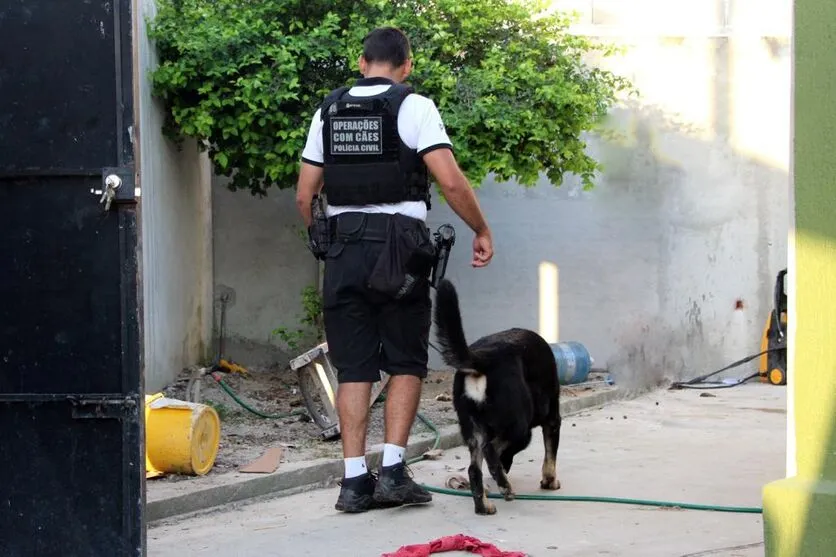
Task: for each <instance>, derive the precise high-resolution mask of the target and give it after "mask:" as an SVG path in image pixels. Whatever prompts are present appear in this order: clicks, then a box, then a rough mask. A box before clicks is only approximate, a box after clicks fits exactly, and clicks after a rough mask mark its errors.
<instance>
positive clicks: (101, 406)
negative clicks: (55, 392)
mask: <svg viewBox="0 0 836 557" xmlns="http://www.w3.org/2000/svg"><path fill="white" fill-rule="evenodd" d="M72 404H73V419H74V420H120V419H122V418H124V417H125V416H126V415H128V414H130V413H131V412H132V411H133V410H134V409H135V408H136V401H135V400H134V399H132V398H124V399H83V398H82V399H76V400H73V401H72Z"/></svg>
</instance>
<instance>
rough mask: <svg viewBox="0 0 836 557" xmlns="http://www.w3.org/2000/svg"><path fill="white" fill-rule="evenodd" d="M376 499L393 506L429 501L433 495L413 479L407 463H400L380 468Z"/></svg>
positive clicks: (379, 503)
mask: <svg viewBox="0 0 836 557" xmlns="http://www.w3.org/2000/svg"><path fill="white" fill-rule="evenodd" d="M374 500H375V502H376V503H377V504H378V505H382V506H387V507H392V506H400V505H421V504H424V503H429V502H430V501H432V500H433V496H432V494H431V493H430V492H429V491H427V490H426V489H424V488H423V487H421V486H420V485H418V484H417V483H415V482H414V481H412V477H411V474H410V473H409V469H408V468H407V467H406V464H404V463H400V464H395V465H394V466H387V467H385V468H381V469H380V477H379V478H378V480H377V489H376V490H375V492H374Z"/></svg>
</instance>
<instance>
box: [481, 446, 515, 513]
mask: <svg viewBox="0 0 836 557" xmlns="http://www.w3.org/2000/svg"><path fill="white" fill-rule="evenodd" d="M485 460H486V461H487V463H488V470H490V472H491V476H493V479H494V480H496V483H497V485H499V489H500V490H501V491H502V495H504V496H505V500H506V501H513V500H514V499H515V498H516V496H517V494H516V493H514V488H513V487H512V486H511V481H510V480H509V479H508V475H507V474H506V473H505V468H504V467H503V465H502V462H501V461H500V457H499V452H498V451H497V447H495V446H494V445H493V444H491V443H488V444H487V445H486V446H485Z"/></svg>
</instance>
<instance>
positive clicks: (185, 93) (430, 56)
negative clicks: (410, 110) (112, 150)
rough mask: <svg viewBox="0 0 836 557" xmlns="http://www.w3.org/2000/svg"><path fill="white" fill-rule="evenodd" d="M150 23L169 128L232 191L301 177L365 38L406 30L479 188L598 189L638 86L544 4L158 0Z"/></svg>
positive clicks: (353, 74) (426, 86)
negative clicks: (330, 100)
mask: <svg viewBox="0 0 836 557" xmlns="http://www.w3.org/2000/svg"><path fill="white" fill-rule="evenodd" d="M158 4H159V9H158V14H157V17H156V18H155V19H154V20H153V21H152V22H150V23H149V33H150V36H151V38H152V39H153V40H154V41H155V43H156V46H157V50H158V54H159V58H160V65H159V67H158V68H157V69H156V70H155V71H154V72H153V74H152V81H153V89H154V92H155V95H156V96H157V97H158V98H160V99H162V101H163V102H164V103H165V105H166V107H167V111H168V118H167V122H166V127H165V131H166V133H167V135H168V136H169V137H171V138H173V139H175V140H178V141H179V140H181V139H183V138H184V137H192V138H196V139H197V140H198V141H199V144H200V145H202V146H205V147H206V148H208V150H209V154H210V157H211V159H212V161H213V164H214V168H215V171H216V172H217V173H218V174H221V175H225V176H229V177H231V178H232V180H231V185H230V187H231V188H232V189H233V190H235V189H249V190H250V191H251V192H252V193H253V194H258V195H263V194H265V193H266V192H267V191H268V189H269V188H271V187H273V186H278V187H279V188H289V187H292V186H293V185H294V184H295V181H296V177H297V174H298V167H299V159H300V154H301V151H302V148H303V146H304V143H305V139H306V135H307V131H308V126H309V124H310V118H311V117H312V115H313V113H314V111H315V110H316V108H317V107H318V104H319V103H320V102H321V101H322V99H323V98H324V97H325V95H326V94H327V93H328V92H329V91H331V90H332V89H334V88H336V87H338V86H341V85H344V84H348V83H351V81H352V80H354V79H356V78H357V77H359V74H358V70H357V58H358V57H359V55H360V53H361V51H362V44H361V41H362V38H363V37H364V36H365V34H366V33H367V32H368V31H369V30H371V29H373V28H375V27H378V26H383V25H395V26H397V27H400V28H401V29H403V30H404V31H405V32H406V34H407V35H408V36H409V37H410V40H411V42H412V46H413V51H414V61H415V69H414V72H413V75H412V77H411V78H410V79H409V83H410V84H411V85H413V86H414V87H415V88H416V91H417V92H418V93H421V94H423V95H426V96H428V97H430V98H432V99H433V100H434V101H435V102H436V104H437V105H438V107H439V109H440V111H441V114H442V117H443V118H444V120H445V123H446V125H447V131H448V133H449V134H450V137H451V139H452V140H453V142H454V144H455V148H456V153H457V158H458V160H459V162H460V164H461V166H462V169H463V170H464V171H465V173H466V175H467V176H468V178H469V179H470V180H471V182H472V183H473V184H476V185H478V184H480V183H481V182H482V180H483V179H484V178H485V177H486V176H488V175H489V174H490V173H494V174H495V175H496V177H497V178H498V179H500V180H510V179H515V180H517V181H518V182H519V183H521V184H523V185H527V186H528V185H533V184H534V183H535V182H536V181H537V179H538V178H539V176H540V174H541V173H545V174H546V175H547V176H548V178H549V180H550V181H551V182H552V183H553V184H555V185H560V184H561V183H562V182H563V177H564V175H565V174H567V173H572V174H575V175H578V176H580V177H581V179H582V181H583V184H584V186H586V187H592V185H593V180H594V178H595V175H596V172H597V171H598V170H599V165H598V163H597V162H596V161H595V160H594V159H592V158H591V157H590V156H589V155H588V154H587V153H586V144H585V142H584V140H583V132H587V131H592V130H595V129H596V127H597V126H598V125H599V124H600V123H601V122H602V120H603V118H604V117H605V116H606V114H607V112H608V111H609V109H610V108H611V107H612V106H613V105H614V103H615V102H616V99H617V98H618V96H619V94H620V93H622V92H626V91H629V89H630V84H629V83H628V82H627V81H626V80H624V79H623V78H621V77H618V76H616V75H614V74H612V73H610V72H608V71H604V70H602V69H598V68H595V67H592V66H591V65H589V64H587V63H585V60H584V58H585V56H587V55H588V54H589V53H594V54H596V55H601V56H609V55H611V54H613V53H614V50H613V49H612V48H610V47H608V46H605V45H601V44H596V43H593V42H592V41H591V40H590V39H588V38H585V37H580V36H574V35H571V34H569V33H568V32H567V29H568V27H569V25H570V24H571V23H572V21H571V19H570V17H569V16H567V15H566V14H562V13H551V12H547V11H546V10H545V7H546V6H547V4H548V3H547V2H543V1H540V0H467V1H462V0H252V1H246V2H241V1H240V0H158Z"/></svg>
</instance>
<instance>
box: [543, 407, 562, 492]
mask: <svg viewBox="0 0 836 557" xmlns="http://www.w3.org/2000/svg"><path fill="white" fill-rule="evenodd" d="M550 414H551V415H550V416H549V417H548V419H547V420H546V421H545V422H544V423H543V445H544V446H545V448H546V455H545V457H544V458H543V479H542V480H541V481H540V487H541V488H542V489H551V490H555V489H560V480H558V479H557V448H558V446H559V445H560V425H561V421H562V420H561V418H560V410H559V408H558V407H557V403H555V404H554V405H553V406H552V411H551V412H550Z"/></svg>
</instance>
